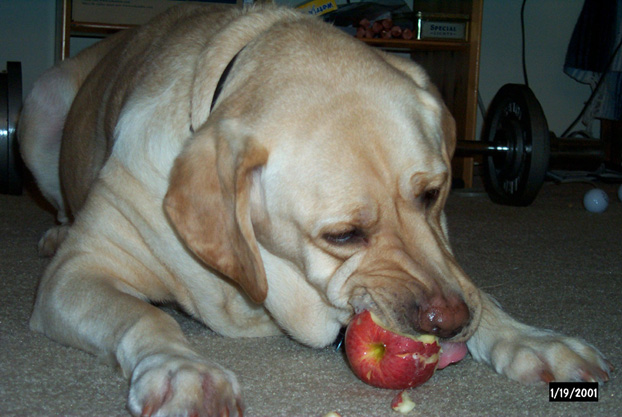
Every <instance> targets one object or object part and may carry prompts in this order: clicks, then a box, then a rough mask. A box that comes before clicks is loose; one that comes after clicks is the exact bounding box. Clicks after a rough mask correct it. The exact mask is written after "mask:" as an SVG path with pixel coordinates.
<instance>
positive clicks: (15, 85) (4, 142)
mask: <svg viewBox="0 0 622 417" xmlns="http://www.w3.org/2000/svg"><path fill="white" fill-rule="evenodd" d="M6 69H7V70H6V73H3V74H1V78H0V192H1V193H3V194H20V193H21V192H22V181H21V177H20V175H19V169H18V166H19V163H18V162H19V154H18V151H17V139H16V137H15V133H16V125H17V118H18V115H19V111H20V110H21V107H22V65H21V63H20V62H7V66H6Z"/></svg>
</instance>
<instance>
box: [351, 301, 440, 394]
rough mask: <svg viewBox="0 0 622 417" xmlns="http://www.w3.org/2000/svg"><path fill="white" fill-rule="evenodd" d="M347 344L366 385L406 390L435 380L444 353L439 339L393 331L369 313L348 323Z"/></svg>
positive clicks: (356, 369)
mask: <svg viewBox="0 0 622 417" xmlns="http://www.w3.org/2000/svg"><path fill="white" fill-rule="evenodd" d="M345 345H346V356H347V357H348V362H350V367H351V368H352V370H353V371H354V373H355V374H356V376H358V377H359V378H360V379H361V380H362V381H363V382H366V383H368V384H369V385H373V386H375V387H379V388H388V389H402V390H403V389H407V388H413V387H416V386H419V385H421V384H423V383H424V382H426V381H427V380H428V379H430V378H431V377H432V375H433V374H434V371H435V370H436V366H437V364H438V361H439V357H440V350H441V346H440V344H439V342H438V339H437V338H436V337H435V336H432V335H421V336H418V337H415V336H411V335H407V334H401V333H397V332H393V331H390V330H388V329H386V328H384V327H383V326H382V324H381V323H380V321H379V320H378V318H377V317H376V316H375V315H374V314H373V313H372V312H370V311H369V310H364V311H362V312H360V313H359V314H357V315H355V316H354V318H353V319H352V321H351V322H350V324H348V328H347V329H346V335H345Z"/></svg>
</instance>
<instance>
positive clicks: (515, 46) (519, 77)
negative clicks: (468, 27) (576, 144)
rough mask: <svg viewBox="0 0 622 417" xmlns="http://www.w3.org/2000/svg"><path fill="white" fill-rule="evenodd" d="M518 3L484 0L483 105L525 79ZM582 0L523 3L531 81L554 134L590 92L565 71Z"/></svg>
mask: <svg viewBox="0 0 622 417" xmlns="http://www.w3.org/2000/svg"><path fill="white" fill-rule="evenodd" d="M521 4H522V0H484V17H483V20H484V22H483V27H482V49H481V61H480V83H479V85H480V94H481V96H482V99H483V100H484V103H485V105H488V104H489V103H490V101H492V98H493V96H494V95H495V93H496V92H497V90H499V88H500V87H501V86H502V85H503V84H505V83H523V82H524V81H523V70H522V59H521V31H520V9H521ZM582 6H583V0H528V1H527V3H526V7H525V28H526V31H525V33H526V35H525V39H526V61H527V74H528V77H529V85H530V87H531V89H532V90H533V92H534V94H535V95H536V97H537V98H538V100H539V101H540V104H541V105H542V108H543V110H544V114H545V115H546V118H547V121H548V124H549V129H550V130H552V131H553V132H555V133H557V134H558V135H560V134H561V133H562V132H563V131H564V130H565V129H566V128H567V127H568V125H569V124H570V123H571V122H572V121H573V120H574V119H575V117H576V116H577V115H578V114H579V112H580V111H581V109H582V107H583V104H584V102H585V101H586V100H587V98H588V97H589V95H590V92H591V90H590V88H589V86H587V85H583V84H579V83H577V82H576V81H574V80H573V79H572V78H570V77H568V76H567V75H566V74H564V72H563V65H564V59H565V56H566V48H567V46H568V43H569V41H570V37H571V35H572V31H573V29H574V26H575V23H576V21H577V18H578V17H579V14H580V12H581V8H582ZM480 119H481V116H480ZM595 133H598V132H595Z"/></svg>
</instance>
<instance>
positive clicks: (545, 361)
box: [490, 328, 613, 383]
mask: <svg viewBox="0 0 622 417" xmlns="http://www.w3.org/2000/svg"><path fill="white" fill-rule="evenodd" d="M490 361H491V363H492V365H493V367H494V368H495V370H496V371H497V372H499V373H502V374H504V375H506V376H508V377H509V378H511V379H514V380H516V381H520V382H523V383H533V382H539V381H544V382H551V381H588V382H606V381H608V380H609V374H610V372H611V371H613V366H612V365H611V363H610V362H609V361H607V360H606V359H605V357H604V356H603V355H602V354H601V353H600V352H599V351H598V350H597V349H596V348H594V347H593V346H590V345H589V344H587V343H585V342H583V341H581V340H579V339H575V338H571V337H566V336H562V335H560V334H556V333H553V332H548V331H545V330H539V329H534V328H529V330H526V331H523V332H520V333H519V334H518V335H516V336H515V337H513V338H509V339H502V340H500V341H499V342H498V343H497V344H496V345H495V346H494V347H493V348H492V351H491V355H490Z"/></svg>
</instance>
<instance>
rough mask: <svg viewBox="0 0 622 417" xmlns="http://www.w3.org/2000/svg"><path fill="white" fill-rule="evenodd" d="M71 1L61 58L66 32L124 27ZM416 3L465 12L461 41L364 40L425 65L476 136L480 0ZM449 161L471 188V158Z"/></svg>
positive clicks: (469, 135) (463, 132)
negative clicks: (74, 10) (83, 13)
mask: <svg viewBox="0 0 622 417" xmlns="http://www.w3.org/2000/svg"><path fill="white" fill-rule="evenodd" d="M71 3H72V0H59V14H60V25H59V29H60V33H59V39H60V45H59V52H60V54H59V57H60V59H64V58H66V57H68V56H69V47H70V39H71V36H75V35H81V36H84V35H90V36H93V35H100V36H102V35H106V34H109V33H113V32H115V31H118V30H120V29H123V28H125V27H127V26H123V25H118V24H105V23H96V24H94V23H85V22H77V21H74V20H72V18H71V16H72V14H71ZM415 8H416V9H417V10H418V11H423V12H433V13H449V14H462V15H468V16H470V19H469V24H468V29H467V32H468V36H467V39H466V40H464V41H453V40H452V41H438V40H434V41H430V40H412V41H404V40H391V39H389V40H384V39H368V40H365V42H367V43H368V44H369V45H372V46H375V47H381V48H384V49H386V50H389V51H397V52H402V53H408V54H409V55H410V57H411V58H412V59H413V60H414V61H416V62H418V63H420V64H421V65H422V66H423V67H424V68H426V69H427V70H428V72H429V73H430V76H431V77H432V80H433V81H434V83H435V84H436V85H437V86H438V88H439V90H440V92H441V94H442V95H443V98H444V99H445V102H446V103H447V106H448V107H449V109H450V110H451V112H452V114H453V115H454V117H455V119H456V126H457V132H458V139H459V140H476V125H477V91H478V78H479V56H480V43H481V28H482V8H483V0H415ZM452 165H453V175H454V178H460V179H462V180H463V181H464V183H465V186H466V187H467V188H469V187H471V186H472V182H473V159H472V158H458V157H456V158H454V161H453V164H452Z"/></svg>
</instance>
